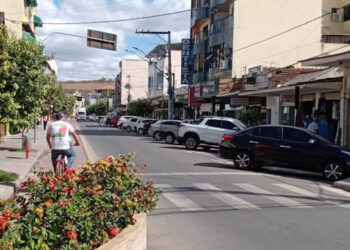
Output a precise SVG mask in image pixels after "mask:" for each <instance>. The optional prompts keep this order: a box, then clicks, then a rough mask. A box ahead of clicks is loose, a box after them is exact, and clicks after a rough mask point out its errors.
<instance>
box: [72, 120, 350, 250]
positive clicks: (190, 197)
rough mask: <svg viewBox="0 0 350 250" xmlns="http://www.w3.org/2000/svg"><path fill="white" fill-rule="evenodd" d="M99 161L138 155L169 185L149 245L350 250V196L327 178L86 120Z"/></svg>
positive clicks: (84, 131) (83, 126) (151, 222)
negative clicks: (252, 167) (236, 161)
mask: <svg viewBox="0 0 350 250" xmlns="http://www.w3.org/2000/svg"><path fill="white" fill-rule="evenodd" d="M78 133H79V134H80V136H83V137H84V138H85V140H86V141H87V142H88V145H89V148H90V150H91V151H92V152H93V155H94V157H96V159H98V158H102V157H105V156H108V155H117V154H118V153H128V152H136V162H139V163H147V164H148V168H147V173H145V174H144V177H145V178H146V179H153V180H155V183H156V184H157V187H159V188H162V189H163V194H162V195H161V198H160V201H159V203H158V205H157V209H156V211H155V212H153V213H152V214H150V215H149V216H148V238H147V240H148V249H152V250H153V249H247V250H250V249H252V250H257V249H259V250H263V249H266V250H269V249H291V250H292V249H344V250H345V249H348V248H349V245H350V239H349V237H348V225H349V223H350V217H349V213H350V210H349V209H350V203H349V201H350V193H347V192H345V191H343V190H339V189H336V188H333V187H332V186H331V185H330V183H327V182H324V181H323V179H322V177H321V175H319V174H314V173H308V172H302V171H289V170H288V171H287V170H282V169H279V168H274V167H271V168H263V169H261V170H260V171H255V172H253V171H252V172H251V171H242V170H237V169H234V168H233V167H232V166H233V164H232V162H231V161H230V160H226V159H220V158H218V156H217V152H216V151H215V150H212V151H211V152H204V151H201V150H200V149H199V150H197V151H186V150H185V148H184V146H182V145H177V144H173V145H168V144H165V143H164V142H155V141H154V140H153V138H151V137H146V136H140V135H137V134H136V133H133V132H126V131H125V130H119V129H116V128H109V127H104V126H103V127H101V126H99V125H98V124H96V123H92V122H80V123H79V132H78Z"/></svg>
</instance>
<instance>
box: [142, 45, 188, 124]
mask: <svg viewBox="0 0 350 250" xmlns="http://www.w3.org/2000/svg"><path fill="white" fill-rule="evenodd" d="M167 46H168V45H166V44H161V45H158V46H156V47H155V48H154V49H153V50H151V51H150V52H149V53H148V54H147V58H148V59H149V67H148V99H149V100H150V101H151V103H152V105H153V106H155V107H157V108H156V112H157V111H158V113H161V115H158V114H155V116H157V117H166V116H167V107H166V105H165V102H166V101H167V100H168V85H169V84H168V76H167V73H168V70H167V69H168V62H169V61H168V53H167ZM171 65H172V74H173V75H172V80H173V84H174V88H175V95H176V94H177V95H178V97H179V98H176V99H177V101H178V103H177V104H176V103H175V106H176V109H182V108H183V105H181V104H180V103H182V102H180V100H181V98H180V95H186V93H184V90H183V89H182V92H181V91H180V90H179V88H181V44H180V43H174V44H171ZM185 92H186V91H185ZM176 109H175V117H179V116H182V115H181V114H179V113H181V112H179V110H176Z"/></svg>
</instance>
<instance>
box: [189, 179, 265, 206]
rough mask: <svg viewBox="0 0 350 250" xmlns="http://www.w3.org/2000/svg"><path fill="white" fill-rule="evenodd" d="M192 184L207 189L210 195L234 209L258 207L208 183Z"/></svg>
mask: <svg viewBox="0 0 350 250" xmlns="http://www.w3.org/2000/svg"><path fill="white" fill-rule="evenodd" d="M194 185H195V186H196V187H198V188H199V189H201V190H204V191H207V192H208V193H209V194H210V195H211V196H213V197H215V198H217V199H219V200H220V201H222V202H224V203H226V204H228V205H230V206H231V207H234V208H236V209H259V207H257V206H255V205H253V204H251V203H249V202H248V201H245V200H243V199H241V198H238V197H237V196H235V195H233V194H228V193H225V192H224V191H223V190H222V189H220V188H218V187H215V186H213V185H211V184H209V183H195V184H194Z"/></svg>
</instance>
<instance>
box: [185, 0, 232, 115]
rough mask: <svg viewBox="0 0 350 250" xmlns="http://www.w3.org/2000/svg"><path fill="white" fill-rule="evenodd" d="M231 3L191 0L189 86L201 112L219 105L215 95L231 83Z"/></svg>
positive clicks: (206, 113) (203, 112)
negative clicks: (190, 65)
mask: <svg viewBox="0 0 350 250" xmlns="http://www.w3.org/2000/svg"><path fill="white" fill-rule="evenodd" d="M233 5H234V2H233V0H193V1H192V14H191V38H192V55H193V68H192V70H193V77H192V80H193V81H192V83H193V86H192V87H193V88H194V92H195V94H194V95H195V99H196V101H195V103H196V104H195V105H200V108H199V107H198V111H199V112H200V113H201V114H202V115H208V114H212V113H214V112H215V111H216V110H218V109H220V110H221V109H222V107H223V104H222V103H220V102H219V103H217V101H216V96H217V95H218V94H219V93H220V88H221V87H222V86H224V85H225V86H226V85H227V84H232V83H233V81H232V45H233ZM219 106H220V107H221V108H219Z"/></svg>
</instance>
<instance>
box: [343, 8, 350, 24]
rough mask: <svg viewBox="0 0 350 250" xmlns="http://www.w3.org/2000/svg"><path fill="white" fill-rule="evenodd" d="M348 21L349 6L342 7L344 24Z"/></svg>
mask: <svg viewBox="0 0 350 250" xmlns="http://www.w3.org/2000/svg"><path fill="white" fill-rule="evenodd" d="M348 20H350V5H348V6H345V7H344V22H346V21H348Z"/></svg>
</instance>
